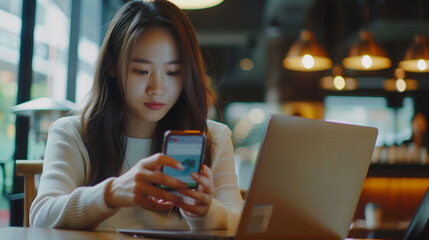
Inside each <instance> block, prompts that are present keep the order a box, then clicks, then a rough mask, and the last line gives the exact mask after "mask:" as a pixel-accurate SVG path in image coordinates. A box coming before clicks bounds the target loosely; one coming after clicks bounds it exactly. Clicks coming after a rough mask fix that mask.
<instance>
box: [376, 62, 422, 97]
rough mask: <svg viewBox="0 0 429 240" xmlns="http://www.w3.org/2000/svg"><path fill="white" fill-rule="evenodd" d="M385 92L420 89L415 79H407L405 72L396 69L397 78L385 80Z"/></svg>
mask: <svg viewBox="0 0 429 240" xmlns="http://www.w3.org/2000/svg"><path fill="white" fill-rule="evenodd" d="M383 85H384V90H386V91H388V92H405V91H414V90H417V88H418V82H417V80H414V79H406V78H405V73H404V70H402V69H401V68H397V69H395V78H391V79H386V80H384V83H383Z"/></svg>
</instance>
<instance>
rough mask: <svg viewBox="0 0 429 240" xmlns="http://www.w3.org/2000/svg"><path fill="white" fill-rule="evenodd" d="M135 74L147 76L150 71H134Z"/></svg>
mask: <svg viewBox="0 0 429 240" xmlns="http://www.w3.org/2000/svg"><path fill="white" fill-rule="evenodd" d="M134 72H135V73H137V74H138V75H145V74H148V71H146V70H138V69H134Z"/></svg>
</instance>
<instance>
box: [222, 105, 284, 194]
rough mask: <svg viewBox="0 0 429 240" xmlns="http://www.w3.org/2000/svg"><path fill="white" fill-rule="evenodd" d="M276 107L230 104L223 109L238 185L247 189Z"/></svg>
mask: <svg viewBox="0 0 429 240" xmlns="http://www.w3.org/2000/svg"><path fill="white" fill-rule="evenodd" d="M276 113H279V109H278V108H277V106H272V105H269V104H266V103H241V102H234V103H230V104H229V105H228V106H227V108H226V109H225V123H226V124H227V125H228V127H229V128H230V129H231V130H232V141H233V145H234V148H235V160H236V164H235V165H236V172H237V176H238V185H239V187H240V188H243V189H247V188H248V187H249V185H250V181H251V179H252V175H253V170H254V165H255V162H256V158H257V155H258V152H259V146H260V144H261V143H262V139H263V137H264V133H265V127H266V122H267V119H268V116H269V115H270V114H276Z"/></svg>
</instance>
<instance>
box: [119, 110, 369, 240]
mask: <svg viewBox="0 0 429 240" xmlns="http://www.w3.org/2000/svg"><path fill="white" fill-rule="evenodd" d="M376 137H377V129H376V128H372V127H363V126H356V125H348V124H341V123H333V122H327V121H323V120H314V119H306V118H301V117H292V116H283V115H272V116H270V118H269V120H268V123H267V127H266V131H265V135H264V139H263V142H262V144H261V148H260V150H259V154H258V159H257V162H256V165H255V170H254V173H253V177H252V181H251V184H250V187H249V190H248V193H247V195H246V198H245V204H244V208H243V212H242V215H241V218H240V223H239V226H238V228H237V230H236V231H235V232H228V231H220V232H219V231H215V232H211V231H204V232H195V231H166V230H159V231H157V230H155V231H153V230H133V229H118V230H117V232H119V233H124V234H128V235H132V236H135V237H145V238H164V239H237V240H241V239H249V240H252V239H264V240H268V239H295V240H296V239H332V240H334V239H344V238H346V237H347V234H348V231H349V227H350V223H351V221H352V218H353V216H354V213H355V210H356V206H357V202H358V200H359V196H360V192H361V189H362V185H363V182H364V180H365V177H366V174H367V171H368V167H369V164H370V162H371V157H372V152H373V150H374V146H375V140H376Z"/></svg>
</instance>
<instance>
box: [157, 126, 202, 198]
mask: <svg viewBox="0 0 429 240" xmlns="http://www.w3.org/2000/svg"><path fill="white" fill-rule="evenodd" d="M206 141H207V137H206V134H205V133H204V132H202V131H199V130H168V131H166V132H165V134H164V143H163V153H164V154H165V155H167V156H169V157H172V158H174V159H176V160H177V161H179V162H180V163H181V164H182V165H183V167H184V168H183V170H181V171H179V170H176V169H174V168H171V167H168V166H164V167H163V168H162V172H163V173H164V174H167V175H169V176H172V177H174V178H176V179H178V180H180V181H182V182H184V183H186V186H187V188H191V189H194V188H197V187H198V184H197V182H195V181H194V180H193V179H192V177H191V173H192V172H197V173H199V172H200V170H201V166H202V163H203V159H204V152H205V148H206ZM160 187H161V188H163V189H165V190H169V191H171V190H174V189H171V188H169V187H167V186H165V185H160Z"/></svg>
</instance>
